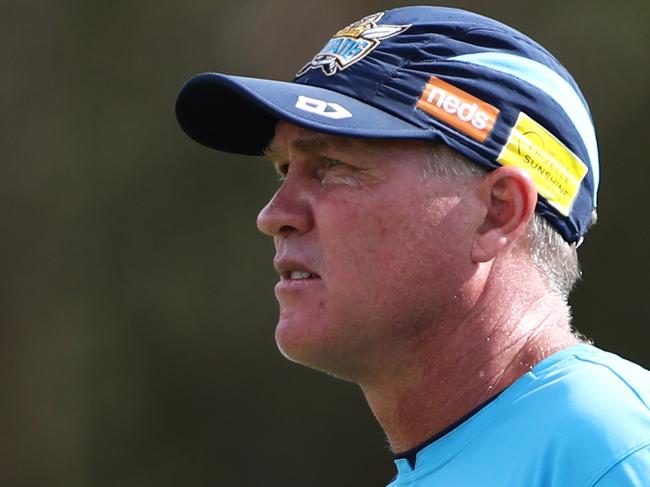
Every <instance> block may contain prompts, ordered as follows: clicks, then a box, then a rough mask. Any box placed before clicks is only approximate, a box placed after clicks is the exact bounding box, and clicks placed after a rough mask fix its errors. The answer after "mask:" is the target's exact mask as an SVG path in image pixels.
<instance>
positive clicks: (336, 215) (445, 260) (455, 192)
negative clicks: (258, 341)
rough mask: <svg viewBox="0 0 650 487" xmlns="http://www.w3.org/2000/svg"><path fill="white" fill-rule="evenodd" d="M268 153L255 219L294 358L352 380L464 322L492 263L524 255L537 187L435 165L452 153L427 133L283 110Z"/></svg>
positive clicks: (502, 172) (516, 262)
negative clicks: (356, 127) (356, 129)
mask: <svg viewBox="0 0 650 487" xmlns="http://www.w3.org/2000/svg"><path fill="white" fill-rule="evenodd" d="M267 154H268V156H269V157H270V158H271V159H272V160H273V162H274V164H275V166H276V168H277V170H278V172H279V173H280V174H281V177H282V179H283V182H282V186H281V187H280V189H279V190H278V191H277V193H276V195H275V196H274V197H273V199H272V200H271V201H270V202H269V204H268V205H267V206H266V207H265V208H264V209H263V210H262V212H261V213H260V215H259V218H258V227H259V228H260V230H261V231H262V232H264V233H266V234H267V235H269V236H272V237H273V238H274V241H275V246H276V251H277V253H276V258H275V267H276V269H277V270H278V272H279V273H280V275H281V281H280V282H279V283H278V285H277V286H276V295H277V297H278V300H279V302H280V320H279V323H278V327H277V330H276V338H277V341H278V344H279V346H280V348H281V349H282V350H283V352H284V353H285V354H286V355H287V356H289V357H291V358H292V359H294V360H297V361H299V362H302V363H305V364H308V365H311V366H314V367H317V368H323V369H326V370H328V371H330V372H334V373H336V374H338V375H342V376H346V377H349V378H354V379H356V380H359V379H360V378H361V377H363V376H364V374H369V373H370V371H369V370H366V368H372V369H373V371H375V372H376V366H377V364H378V363H381V362H382V361H386V364H387V365H388V363H390V362H391V361H390V357H391V356H402V355H404V354H405V352H406V351H407V350H399V348H400V346H404V347H411V346H412V345H413V343H414V342H415V343H417V342H418V341H419V340H421V339H422V338H423V337H424V336H426V335H428V334H431V333H432V332H433V333H435V332H436V330H435V329H436V327H439V328H442V327H443V326H446V325H448V324H451V323H457V322H461V321H463V320H464V319H465V318H466V317H467V315H468V314H469V313H470V312H471V311H472V309H474V307H475V306H476V305H477V301H478V300H479V298H480V296H481V291H482V289H483V288H484V287H485V286H486V285H487V284H488V276H489V275H490V273H491V272H492V271H493V270H494V269H497V268H499V269H501V270H502V271H503V270H504V269H508V268H510V267H515V266H519V267H522V268H524V266H525V264H526V261H527V260H529V259H528V249H527V247H526V239H527V237H526V231H527V229H528V227H529V225H530V224H531V221H532V218H533V212H534V208H535V203H536V198H537V197H536V194H537V193H536V189H535V186H534V183H533V181H532V179H531V178H530V176H529V175H528V174H527V173H526V172H525V171H523V170H521V169H520V168H513V167H503V168H499V169H497V170H495V171H492V172H491V173H489V174H483V175H478V176H476V175H473V174H467V175H458V174H454V175H444V174H442V173H437V174H436V173H435V171H436V167H437V164H440V166H443V165H447V164H449V161H447V160H445V157H446V154H445V152H444V151H439V150H435V149H433V147H432V145H431V144H430V143H429V142H426V141H409V140H405V141H402V140H396V141H395V140H364V139H358V138H344V137H338V136H331V135H326V134H322V133H318V132H313V131H310V130H307V129H302V128H300V127H297V126H295V125H292V124H289V123H287V122H282V121H281V122H279V123H278V126H277V129H276V132H275V137H274V138H273V140H272V143H271V145H270V148H269V150H268V151H267ZM430 158H433V160H431V161H430ZM432 168H433V169H432ZM497 260H498V262H497ZM531 268H532V267H531ZM391 367H394V365H391Z"/></svg>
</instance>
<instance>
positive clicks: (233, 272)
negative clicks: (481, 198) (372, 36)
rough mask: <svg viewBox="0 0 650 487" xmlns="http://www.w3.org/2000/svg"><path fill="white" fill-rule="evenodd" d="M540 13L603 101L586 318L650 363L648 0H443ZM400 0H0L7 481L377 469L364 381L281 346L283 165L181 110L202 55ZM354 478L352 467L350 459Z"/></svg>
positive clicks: (313, 42)
mask: <svg viewBox="0 0 650 487" xmlns="http://www.w3.org/2000/svg"><path fill="white" fill-rule="evenodd" d="M441 4H443V5H450V6H458V7H464V8H468V9H470V10H474V11H478V12H480V13H484V14H487V15H490V16H492V17H495V18H497V19H500V20H502V21H505V22H506V23H509V24H511V25H513V26H515V27H517V28H519V29H521V30H523V31H524V32H526V33H528V34H529V35H531V36H532V37H534V38H535V39H537V40H538V41H540V42H541V43H542V44H544V45H545V46H546V47H547V48H549V49H550V50H551V51H552V52H554V53H555V54H556V55H557V57H558V58H559V59H560V60H561V61H562V62H563V63H564V64H565V65H566V66H567V67H568V68H569V70H570V71H571V72H572V73H573V74H574V76H575V78H576V79H577V81H578V82H579V83H580V85H581V86H582V88H583V91H584V93H585V95H586V97H587V99H588V100H589V101H590V104H591V107H592V111H593V116H594V119H595V121H596V125H597V127H598V135H599V140H600V145H601V158H602V161H603V171H602V172H603V184H602V190H601V196H600V200H599V203H600V223H599V224H598V225H597V226H596V227H595V228H594V229H593V230H592V232H591V234H590V236H589V237H588V239H587V242H586V243H585V244H584V245H583V247H582V248H581V257H582V262H583V267H584V282H583V283H582V284H581V285H580V286H579V288H578V289H577V291H576V292H575V293H574V295H573V298H572V304H573V309H574V313H575V324H576V326H577V327H578V328H579V329H580V330H582V331H583V332H584V333H585V334H586V335H587V336H589V337H590V338H592V339H594V340H595V342H596V343H597V344H599V345H600V346H602V347H604V348H607V349H610V350H614V351H617V352H618V353H620V354H622V355H624V356H626V357H628V358H631V359H633V360H636V361H638V362H640V363H642V364H644V365H645V366H646V367H647V366H649V365H650V349H649V346H648V338H649V337H650V332H649V328H648V326H649V324H650V319H649V317H650V304H649V303H650V300H649V299H648V297H647V294H648V291H649V286H648V285H647V281H646V279H647V276H648V275H650V266H649V264H648V259H647V254H648V251H649V247H650V246H649V243H648V242H649V238H648V237H649V229H648V227H649V225H648V223H647V216H646V215H647V210H648V200H647V198H648V181H649V180H650V170H649V169H648V168H649V160H648V156H647V149H645V148H644V146H643V144H644V143H645V142H647V141H648V129H649V127H650V126H649V124H648V114H649V113H650V103H649V100H650V95H649V86H650V61H649V57H650V56H649V54H648V53H649V48H650V29H649V28H648V25H650V2H648V0H628V1H625V2H620V1H619V2H611V1H609V0H576V1H571V2H566V1H564V0H562V1H560V0H553V1H546V2H535V3H530V2H521V1H510V0H493V1H490V2H481V1H478V0H476V1H469V0H468V1H460V0H459V1H457V2H447V1H444V2H441ZM397 5H400V3H391V2H385V1H374V2H371V1H357V2H345V1H342V0H330V1H328V2H317V1H315V0H303V1H299V0H276V1H274V2H270V1H269V2H259V1H251V0H237V1H232V0H221V1H218V0H217V1H215V0H212V1H204V0H188V1H186V2H173V1H170V0H158V1H155V2H154V1H144V0H143V1H135V0H132V1H128V2H127V1H124V0H114V1H112V2H100V1H89V0H60V1H57V2H53V1H52V2H47V1H35V0H23V1H20V2H8V1H0V7H1V9H0V10H1V12H0V53H1V59H2V61H3V62H2V68H1V74H2V75H1V76H0V104H1V110H2V125H1V126H0V141H1V145H0V147H1V148H2V165H1V166H0V167H2V175H1V177H0V184H1V185H2V187H1V191H0V198H2V206H1V207H2V210H3V211H2V228H3V230H4V231H3V238H2V241H1V243H0V249H1V252H0V259H1V269H2V275H3V279H2V284H1V286H2V287H1V293H0V300H1V308H0V309H1V312H0V317H1V321H0V325H1V326H0V333H1V337H0V338H1V339H0V346H1V347H2V350H1V353H0V361H1V363H0V379H1V384H2V394H1V395H0V485H2V486H45V485H47V486H67V487H76V486H97V487H104V486H107V487H108V486H121V487H130V486H134V487H135V486H138V487H147V486H156V487H166V486H180V485H192V486H214V485H241V486H269V485H283V486H306V485H308V486H332V485H336V486H359V485H362V486H366V485H368V486H372V485H383V484H384V483H385V482H386V481H388V480H389V479H390V478H391V476H392V474H393V467H392V463H391V455H390V452H389V451H388V449H387V447H386V445H385V440H384V438H383V434H382V432H381V431H380V429H379V428H378V426H377V425H376V424H375V421H374V419H373V418H372V416H371V414H370V412H369V410H368V409H367V406H366V405H365V402H364V400H363V397H362V395H361V393H360V392H359V391H358V390H357V388H356V386H354V385H352V384H348V383H343V382H339V381H336V380H334V379H331V378H329V377H327V376H325V375H323V374H320V373H317V372H313V371H310V370H307V369H304V368H302V367H298V366H295V365H293V364H291V363H289V362H287V361H285V360H284V359H283V358H282V357H281V356H280V354H279V353H278V352H277V351H276V349H275V345H274V341H273V327H274V323H275V316H276V313H277V309H276V304H275V299H274V297H273V291H272V287H273V284H274V282H275V281H276V277H275V273H274V271H273V268H272V266H271V258H272V255H273V250H272V245H271V242H270V240H267V239H266V237H264V236H262V235H261V234H258V232H257V230H256V228H255V217H256V215H257V212H258V210H259V209H260V208H261V207H262V206H263V205H264V203H265V202H266V200H267V199H268V198H269V197H270V196H271V194H272V193H273V191H274V189H275V187H276V184H277V183H276V180H275V177H274V175H273V173H272V171H271V169H270V165H269V164H267V163H265V162H262V161H261V160H259V161H258V160H253V159H248V158H245V157H237V156H230V155H224V154H220V153H216V152H213V151H210V150H208V149H205V148H203V147H201V146H199V145H197V144H195V143H193V142H191V141H190V140H189V139H188V138H187V137H186V136H185V135H184V134H183V133H182V132H181V131H180V129H179V128H178V127H177V124H176V121H175V119H174V115H173V104H174V98H175V94H176V92H177V90H178V89H179V87H180V86H181V84H182V83H183V82H184V81H185V80H186V79H187V78H188V77H190V76H191V75H193V74H195V73H198V72H202V71H211V70H219V71H224V72H230V73H236V74H242V75H251V76H261V77H270V78H276V79H290V78H291V77H292V75H293V73H295V71H296V70H297V69H298V68H299V67H301V66H302V65H303V64H304V63H305V62H306V61H307V60H308V59H310V58H311V56H313V54H315V53H316V52H317V51H318V50H319V49H320V47H321V46H322V45H323V44H324V43H325V41H326V40H327V39H328V38H329V36H330V35H331V34H332V33H333V32H335V31H336V30H338V29H339V28H341V27H343V26H345V25H347V24H349V23H350V22H352V21H354V20H357V19H358V18H359V17H362V16H363V15H366V14H369V13H373V12H375V11H378V10H382V9H385V8H389V7H392V6H397ZM343 478H344V479H346V480H342V479H343Z"/></svg>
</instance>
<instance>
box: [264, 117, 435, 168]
mask: <svg viewBox="0 0 650 487" xmlns="http://www.w3.org/2000/svg"><path fill="white" fill-rule="evenodd" d="M429 145H431V144H430V143H429V142H427V141H422V140H406V139H405V140H401V139H370V138H363V137H344V136H340V135H331V134H326V133H323V132H315V131H313V130H309V129H305V128H302V127H298V126H296V125H293V124H291V123H289V122H285V121H279V122H278V124H277V126H276V129H275V135H274V136H273V138H272V139H271V141H270V142H269V144H268V146H267V148H266V150H265V151H264V154H265V155H266V156H267V157H268V158H270V159H271V160H278V159H286V158H287V157H289V155H290V154H292V153H295V152H303V153H308V152H318V151H324V150H333V151H337V152H341V151H351V152H352V151H354V152H361V151H363V152H375V151H376V152H386V151H394V150H412V149H414V148H418V149H420V148H422V147H424V146H429Z"/></svg>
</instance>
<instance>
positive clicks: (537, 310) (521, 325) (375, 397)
mask: <svg viewBox="0 0 650 487" xmlns="http://www.w3.org/2000/svg"><path fill="white" fill-rule="evenodd" d="M499 303H500V306H499V307H495V306H494V302H488V303H487V305H486V306H483V305H482V303H481V302H479V303H477V306H476V308H475V309H474V310H473V311H472V313H470V314H469V315H468V316H467V319H466V320H464V321H463V322H462V323H458V322H456V323H447V324H445V326H444V327H440V326H438V327H437V328H438V329H439V330H440V329H441V328H442V329H443V330H451V331H450V332H438V333H432V334H431V335H430V336H428V337H420V340H419V342H418V344H417V346H416V347H415V348H413V349H412V350H411V351H410V353H412V354H415V355H416V356H415V357H414V356H411V357H410V358H411V360H408V363H409V365H408V366H407V367H400V368H399V372H397V375H394V376H391V374H385V375H383V376H381V377H378V380H376V381H367V382H365V383H361V384H360V385H361V388H362V390H363V392H364V394H365V396H366V400H367V401H368V404H369V405H370V408H371V409H372V411H373V413H374V414H375V416H376V417H377V419H378V420H379V422H380V424H381V426H382V427H383V429H384V431H385V432H386V434H387V436H388V439H389V441H390V445H391V448H392V450H393V451H395V452H403V451H406V450H410V449H412V448H414V447H416V446H417V445H419V444H421V443H423V442H425V441H426V440H427V439H429V438H431V437H432V436H434V435H435V434H437V433H438V432H440V431H442V430H444V429H445V428H447V427H448V426H449V425H451V424H453V423H454V422H456V421H458V420H459V419H460V418H462V417H463V416H465V415H466V414H467V413H469V412H470V411H472V410H473V409H475V408H476V407H477V406H479V405H480V404H482V403H483V402H485V401H487V400H488V399H489V398H490V397H492V396H494V395H496V394H498V393H499V392H501V391H502V390H503V389H505V388H506V387H508V386H509V385H510V384H512V383H513V382H515V381H516V380H517V379H518V378H520V377H521V376H522V375H524V374H526V373H527V372H528V371H529V370H530V369H531V368H532V367H533V366H535V365H536V364H537V363H539V362H540V361H541V360H543V359H545V358H546V357H548V356H550V355H552V354H553V353H555V352H557V351H559V350H561V349H563V348H566V347H568V346H571V345H573V344H576V343H578V342H579V340H578V339H577V338H576V337H575V336H574V335H573V334H572V333H571V332H570V327H569V317H568V310H567V308H566V306H565V305H564V303H563V301H562V299H561V298H559V297H557V296H554V295H550V294H546V295H540V296H539V297H536V298H535V299H532V300H529V301H528V302H527V303H526V304H522V302H521V301H518V300H517V299H513V300H512V301H511V302H507V301H504V300H503V299H501V300H500V301H499Z"/></svg>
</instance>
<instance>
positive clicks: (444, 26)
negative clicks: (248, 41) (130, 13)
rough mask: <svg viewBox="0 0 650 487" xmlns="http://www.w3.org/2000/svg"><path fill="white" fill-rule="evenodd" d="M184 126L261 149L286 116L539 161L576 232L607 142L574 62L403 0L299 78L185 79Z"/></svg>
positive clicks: (496, 159)
mask: <svg viewBox="0 0 650 487" xmlns="http://www.w3.org/2000/svg"><path fill="white" fill-rule="evenodd" d="M176 116H177V118H178V121H179V123H180V125H181V127H182V128H183V130H184V131H185V132H186V133H187V134H188V135H189V136H190V137H191V138H193V139H194V140H196V141H197V142H199V143H201V144H203V145H205V146H208V147H211V148H213V149H217V150H221V151H227V152H235V153H240V154H249V155H261V154H262V153H263V151H264V149H265V148H266V146H267V145H268V143H269V141H270V140H271V138H272V137H273V133H274V130H275V124H276V122H277V121H278V120H279V119H281V120H286V121H288V122H291V123H293V124H295V125H298V126H301V127H305V128H308V129H311V130H314V131H318V132H324V133H328V134H334V135H341V136H348V137H362V138H369V139H373V138H375V139H419V140H431V141H436V142H440V143H444V144H447V145H448V146H450V147H451V148H452V149H454V150H456V151H458V152H459V153H461V154H463V155H464V156H466V157H468V158H469V159H471V160H472V161H474V162H475V163H477V164H479V165H480V166H482V167H484V168H486V169H488V170H489V169H494V168H497V167H500V166H502V165H513V166H518V167H521V168H523V169H525V170H526V171H528V172H529V173H530V174H531V176H532V177H533V180H534V181H535V183H536V186H537V189H538V193H539V198H538V204H537V208H536V210H537V211H538V212H539V213H540V214H542V215H543V216H544V217H545V218H547V219H548V220H549V221H550V222H551V224H553V225H554V226H555V227H556V228H557V229H558V230H559V232H560V233H561V234H562V236H563V237H564V239H565V240H566V241H568V242H577V241H579V240H580V239H581V237H582V236H583V235H584V233H585V232H586V231H587V229H588V227H589V224H590V220H591V214H592V210H593V209H594V208H595V207H596V192H597V189H598V182H599V163H598V147H597V142H596V135H595V131H594V127H593V123H592V119H591V115H590V112H589V108H588V106H587V103H586V101H585V99H584V97H583V95H582V93H581V92H580V89H579V88H578V85H577V84H576V82H575V81H574V80H573V78H572V77H571V75H570V74H569V73H568V72H567V70H566V69H565V68H564V67H563V66H562V65H561V64H560V62H559V61H558V60H557V59H555V58H554V57H553V56H552V55H551V54H550V53H549V52H548V51H547V50H546V49H544V48H543V47H542V46H540V45H539V44H537V43H536V42H535V41H533V40H532V39H530V38H529V37H527V36H525V35H524V34H522V33H521V32H518V31H517V30H514V29H512V28H511V27H508V26H506V25H504V24H502V23H500V22H497V21H495V20H492V19H489V18H487V17H483V16H481V15H478V14H474V13H471V12H467V11H463V10H458V9H451V8H444V7H403V8H396V9H393V10H388V11H385V12H379V13H376V14H373V15H369V16H367V17H364V18H363V19H361V20H359V21H357V22H354V23H352V24H350V25H349V26H347V27H345V28H343V29H341V30H339V31H338V32H336V33H335V34H334V36H333V37H332V38H331V39H330V40H329V41H328V42H327V43H326V45H325V46H324V47H323V49H322V50H321V51H320V52H319V53H318V54H316V56H315V57H314V58H313V59H312V60H311V61H310V62H308V63H307V64H306V65H305V66H303V67H302V68H301V69H300V70H299V71H298V74H297V75H296V77H295V79H294V80H293V81H292V82H285V81H274V80H264V79H256V78H245V77H239V76H231V75H225V74H218V73H203V74H199V75H197V76H194V77H193V78H191V79H190V80H189V81H187V82H186V83H185V85H184V86H183V87H182V88H181V90H180V92H179V94H178V98H177V101H176Z"/></svg>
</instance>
